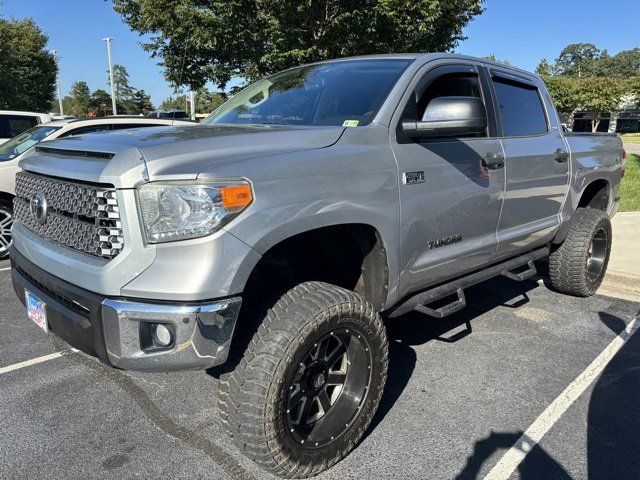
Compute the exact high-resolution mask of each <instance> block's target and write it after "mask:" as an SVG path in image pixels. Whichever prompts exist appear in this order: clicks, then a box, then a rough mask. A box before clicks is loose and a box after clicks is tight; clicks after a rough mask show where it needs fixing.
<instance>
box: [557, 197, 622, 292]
mask: <svg viewBox="0 0 640 480" xmlns="http://www.w3.org/2000/svg"><path fill="white" fill-rule="evenodd" d="M611 237H612V232H611V222H610V221H609V217H607V215H606V214H605V212H603V211H601V210H595V209H591V208H578V209H577V210H576V212H575V214H574V217H573V219H572V221H571V227H570V229H569V233H568V234H567V238H566V239H565V240H564V242H563V243H562V245H560V247H558V248H557V249H556V250H555V251H554V252H552V253H551V255H550V256H549V276H550V277H551V283H552V285H553V287H554V288H555V289H556V290H558V291H560V292H563V293H567V294H569V295H576V296H580V297H588V296H591V295H593V294H594V293H596V291H597V290H598V287H600V284H601V283H602V280H603V279H604V275H605V273H606V271H607V265H608V264H609V256H610V254H611Z"/></svg>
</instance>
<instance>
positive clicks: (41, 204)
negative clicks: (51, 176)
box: [29, 192, 49, 225]
mask: <svg viewBox="0 0 640 480" xmlns="http://www.w3.org/2000/svg"><path fill="white" fill-rule="evenodd" d="M29 206H30V208H31V214H32V215H33V216H34V218H35V219H36V220H37V221H38V223H40V224H41V225H43V224H44V223H45V222H46V221H47V214H48V213H49V212H48V206H47V197H45V196H44V193H42V192H37V193H34V194H33V197H31V202H30V204H29Z"/></svg>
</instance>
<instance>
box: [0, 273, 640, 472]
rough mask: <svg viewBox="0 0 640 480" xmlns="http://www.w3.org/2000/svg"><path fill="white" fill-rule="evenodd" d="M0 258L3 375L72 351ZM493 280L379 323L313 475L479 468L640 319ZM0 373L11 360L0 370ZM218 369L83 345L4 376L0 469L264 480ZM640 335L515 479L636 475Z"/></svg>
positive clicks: (626, 307) (620, 306)
mask: <svg viewBox="0 0 640 480" xmlns="http://www.w3.org/2000/svg"><path fill="white" fill-rule="evenodd" d="M7 267H8V264H6V262H0V305H1V306H2V308H0V371H2V369H3V367H7V366H11V365H15V364H17V363H19V362H24V361H28V360H31V359H34V358H39V357H42V356H44V355H47V354H51V353H54V352H59V351H62V352H68V351H69V347H68V346H67V345H66V344H64V343H63V342H61V341H60V340H57V339H56V338H55V337H54V336H52V335H47V334H45V333H43V332H42V331H41V330H40V329H39V328H38V327H37V326H36V325H35V324H33V323H32V322H31V321H30V320H29V319H28V318H27V317H26V314H25V313H24V311H23V307H22V305H20V303H19V302H18V301H17V300H16V299H15V298H14V297H15V296H14V293H13V290H12V287H11V281H10V276H11V275H10V274H11V272H10V270H3V268H7ZM541 283H542V282H536V281H526V282H522V283H515V282H512V281H510V280H507V279H504V278H499V279H495V280H492V281H490V282H486V283H484V284H482V285H478V286H476V287H474V288H472V289H469V290H468V295H467V300H468V303H469V306H468V307H467V309H466V310H464V311H462V312H459V313H458V314H456V315H455V316H453V317H449V318H448V319H444V320H435V319H429V318H424V317H421V316H419V315H414V314H410V315H406V316H404V317H402V318H399V319H390V320H387V321H386V323H387V326H388V332H389V337H390V342H391V359H390V372H389V381H388V384H387V389H386V390H385V393H384V396H383V402H382V405H381V408H380V410H379V412H378V414H377V415H376V417H375V419H374V422H373V424H372V426H371V428H370V429H369V431H368V433H367V435H366V436H365V438H364V440H363V441H362V442H361V443H360V445H359V446H358V447H357V448H356V449H355V450H354V452H353V453H352V454H351V455H349V456H348V457H347V458H346V459H345V460H344V461H343V462H341V463H339V464H338V465H337V466H335V467H334V468H332V469H331V470H329V471H328V472H325V473H324V474H322V475H320V476H319V477H317V478H319V479H350V478H371V479H376V478H385V479H387V478H402V479H414V478H415V479H427V478H434V479H451V478H458V479H475V478H484V476H485V475H486V474H487V473H488V472H489V471H490V470H491V468H492V467H493V466H494V465H496V463H497V462H498V461H499V460H500V458H501V457H502V455H503V454H504V453H505V452H506V451H507V450H508V449H509V448H510V447H511V446H512V445H513V444H514V443H515V442H516V441H517V440H518V438H519V437H520V436H521V435H522V433H523V432H525V431H526V430H527V428H528V427H529V426H530V425H531V424H532V423H533V422H534V421H535V420H536V419H537V418H538V416H539V415H540V414H541V413H542V412H543V411H544V410H545V409H546V408H547V407H548V406H549V405H550V404H551V403H552V402H553V401H554V399H556V398H557V397H558V396H559V395H560V394H561V393H562V392H563V390H564V389H565V388H566V387H567V385H569V384H571V383H572V382H573V381H574V379H576V377H578V376H579V375H580V374H581V372H583V371H584V370H585V368H587V366H589V364H591V363H592V361H593V360H594V359H595V358H596V357H598V355H599V354H600V353H601V352H602V351H603V349H605V347H607V345H609V344H610V343H611V342H612V340H614V339H615V338H616V336H617V335H618V334H620V333H621V332H622V331H623V330H624V329H625V327H626V326H627V325H628V324H629V322H631V321H632V320H633V319H634V317H636V316H637V315H638V313H639V311H640V303H637V302H631V301H625V300H619V299H615V298H611V297H604V296H595V297H592V298H588V299H580V298H573V297H567V296H563V295H560V294H557V293H554V292H552V291H550V290H548V289H547V288H546V287H545V286H543V285H541ZM5 370H6V369H5ZM216 384H217V379H216V378H215V375H214V374H213V372H209V373H207V372H175V373H156V374H142V373H128V372H122V371H118V370H114V369H110V368H108V367H105V366H103V365H101V364H100V363H98V362H97V361H95V360H93V359H91V358H89V357H87V356H85V355H83V354H81V353H71V352H68V353H66V354H64V355H62V356H60V357H59V358H55V359H53V360H49V361H46V362H43V363H39V364H35V365H31V366H27V367H24V368H20V369H17V370H11V371H5V373H1V374H0V392H1V394H0V421H1V425H2V435H1V436H0V477H1V478H33V479H39V478H86V479H89V478H112V477H117V478H127V479H128V478H153V477H164V478H207V479H227V478H246V479H252V478H253V479H263V478H269V477H268V475H266V474H265V473H264V472H263V471H262V470H260V469H258V468H257V467H255V466H254V465H253V464H252V463H251V462H249V461H248V460H246V459H245V458H244V457H243V456H242V455H241V454H240V453H239V452H238V451H237V450H236V449H235V447H233V446H232V445H231V444H230V441H229V439H228V437H227V436H226V434H225V433H224V432H223V430H222V427H221V424H220V422H219V420H218V414H217V410H216V408H215V404H216V402H215V396H216ZM638 472H640V334H636V335H633V336H631V337H630V339H629V340H628V341H627V342H626V343H625V344H624V346H623V347H622V348H621V350H619V351H618V352H617V353H616V355H615V356H614V358H613V360H612V361H611V362H610V363H609V364H608V365H607V366H606V368H605V369H604V372H602V374H601V375H600V376H598V378H597V379H596V380H595V381H594V382H593V383H592V384H590V386H589V387H588V388H587V389H586V391H585V392H584V393H583V394H582V395H580V396H579V398H578V399H577V401H576V402H574V403H573V404H572V405H571V406H570V407H569V408H568V409H567V410H566V411H565V412H564V413H563V414H562V415H561V416H560V418H559V420H558V421H557V422H556V423H555V424H554V425H553V426H551V428H550V430H549V431H548V433H547V434H546V435H545V436H544V437H543V438H542V440H541V441H540V443H539V444H538V445H537V446H535V447H534V448H533V450H531V452H530V453H529V454H528V455H527V456H526V457H525V459H524V461H523V462H522V463H521V464H520V465H519V467H518V468H517V470H516V471H515V472H514V473H513V475H512V477H511V478H521V479H534V478H535V479H540V478H544V479H555V478H558V479H566V478H575V479H583V478H598V479H601V478H612V479H614V478H615V479H620V478H625V479H629V478H639V474H638Z"/></svg>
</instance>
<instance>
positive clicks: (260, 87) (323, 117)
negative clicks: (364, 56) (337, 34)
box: [202, 59, 411, 127]
mask: <svg viewBox="0 0 640 480" xmlns="http://www.w3.org/2000/svg"><path fill="white" fill-rule="evenodd" d="M409 63H411V60H407V59H385V60H345V61H339V62H329V63H321V64H317V65H308V66H304V67H299V68H294V69H291V70H287V71H285V72H282V73H278V74H276V75H273V76H271V77H267V78H265V79H263V80H259V81H258V82H256V83H254V84H253V85H250V86H249V87H247V88H246V89H244V90H243V91H242V92H240V93H239V94H238V95H236V96H235V97H233V98H231V99H230V100H228V101H227V102H225V103H223V104H222V105H221V106H220V107H218V108H217V109H216V110H215V111H214V112H213V113H212V114H211V115H209V116H208V117H207V118H206V119H205V120H203V121H202V123H204V124H219V123H232V124H238V123H240V124H261V125H270V124H282V125H344V126H350V127H355V126H358V125H365V124H367V123H369V122H370V121H371V120H372V119H373V116H374V115H375V114H376V112H377V110H378V108H380V105H381V104H382V102H383V100H384V99H385V97H386V96H387V94H388V93H389V90H391V87H392V86H393V84H394V83H395V82H396V80H397V79H398V77H399V76H400V74H401V73H402V72H403V71H404V69H405V68H406V67H407V65H409Z"/></svg>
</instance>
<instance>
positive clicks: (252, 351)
mask: <svg viewBox="0 0 640 480" xmlns="http://www.w3.org/2000/svg"><path fill="white" fill-rule="evenodd" d="M345 329H346V331H347V332H349V329H351V332H352V333H353V332H357V333H358V335H361V336H362V339H363V340H364V341H366V345H367V346H368V347H369V349H370V354H369V357H368V358H369V360H370V362H371V363H370V367H368V368H370V371H371V374H370V375H369V376H368V379H369V380H368V381H369V383H368V387H366V388H365V391H364V395H363V399H362V401H361V403H360V405H359V406H358V409H357V411H356V413H355V414H354V416H353V417H352V420H351V421H350V423H349V426H348V427H346V426H345V428H344V430H343V432H342V433H340V434H339V435H338V436H337V437H336V438H335V440H331V441H330V443H327V444H325V445H324V446H322V447H321V448H315V447H314V445H309V444H307V445H301V444H300V441H299V439H298V441H296V439H295V438H294V434H292V433H290V431H289V428H288V425H287V419H288V418H290V417H288V416H287V415H289V414H288V410H286V408H287V406H286V405H287V402H288V401H289V395H290V393H289V392H290V388H292V387H290V386H288V385H290V383H289V378H291V375H292V372H295V369H296V368H298V363H299V362H300V361H301V360H300V359H302V358H305V357H304V355H305V354H306V353H305V352H308V351H309V349H310V348H313V346H314V342H320V341H321V340H318V339H321V338H327V335H333V333H332V332H334V331H338V330H341V331H342V332H344V331H345ZM350 335H351V334H350ZM359 338H360V337H359ZM388 357H389V350H388V341H387V336H386V332H385V329H384V325H383V323H382V320H381V318H380V316H379V314H378V313H377V312H376V310H375V309H374V308H373V306H372V305H371V304H369V303H368V302H367V301H366V300H364V299H363V298H362V297H360V296H359V295H358V294H356V293H354V292H352V291H350V290H346V289H343V288H340V287H336V286H334V285H330V284H327V283H322V282H306V283H302V284H300V285H298V286H296V287H295V288H293V289H291V290H289V291H288V292H287V293H285V294H284V295H283V296H282V297H281V298H280V299H279V300H278V302H277V303H276V304H275V305H274V306H273V308H271V309H270V310H269V312H268V313H267V316H266V318H265V319H264V321H263V322H262V324H261V325H260V327H259V328H258V331H257V332H256V333H255V335H254V337H253V339H252V340H251V343H250V344H249V346H248V348H247V350H246V351H245V354H244V357H243V358H242V360H241V362H240V363H239V365H238V366H237V367H236V369H235V370H234V371H233V372H232V373H231V374H229V375H227V376H225V377H223V378H222V379H221V382H220V392H219V395H218V399H219V407H220V412H221V417H222V421H223V423H224V425H225V427H226V429H227V431H228V433H229V434H230V435H231V436H232V437H233V440H234V443H235V444H236V445H237V446H238V448H239V449H240V450H241V451H242V452H243V453H244V454H246V455H247V456H248V457H249V458H251V459H252V460H254V461H255V462H256V463H257V464H258V465H259V466H260V467H262V468H264V469H265V470H267V471H268V472H270V473H272V474H275V475H278V476H281V477H286V478H306V477H311V476H314V475H317V474H318V473H320V472H322V471H324V470H326V469H327V468H329V467H331V466H332V465H334V464H335V463H337V462H339V461H340V460H341V459H343V458H344V457H345V456H346V455H347V454H348V453H349V452H350V451H351V450H352V449H353V448H354V447H355V445H356V444H357V442H358V441H359V440H360V439H361V437H362V435H363V434H364V433H365V430H366V429H367V427H368V426H369V424H370V422H371V420H372V418H373V416H374V414H375V412H376V410H377V408H378V404H379V403H380V398H381V397H382V392H383V389H384V385H385V381H386V377H387V365H388ZM292 430H293V429H292ZM331 438H332V439H333V437H331Z"/></svg>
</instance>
